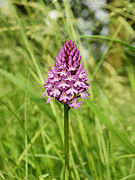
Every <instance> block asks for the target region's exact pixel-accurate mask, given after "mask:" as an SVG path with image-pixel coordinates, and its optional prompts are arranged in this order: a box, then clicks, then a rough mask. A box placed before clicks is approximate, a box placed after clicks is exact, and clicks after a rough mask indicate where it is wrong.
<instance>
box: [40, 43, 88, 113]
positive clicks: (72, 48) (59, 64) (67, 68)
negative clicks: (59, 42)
mask: <svg viewBox="0 0 135 180" xmlns="http://www.w3.org/2000/svg"><path fill="white" fill-rule="evenodd" d="M79 54H80V53H79V50H78V49H77V46H76V44H75V42H74V41H73V42H72V41H71V40H69V41H66V43H65V44H64V46H63V47H62V49H61V50H60V52H59V53H58V56H57V57H55V66H53V65H52V66H51V69H49V72H48V73H47V79H46V81H45V83H44V85H43V87H44V88H45V89H46V90H45V92H44V93H43V95H42V96H44V95H45V94H48V100H47V102H46V103H49V102H50V100H51V98H54V99H55V100H58V101H59V102H60V103H62V104H68V105H69V107H74V108H75V109H77V108H80V107H81V106H80V104H82V103H83V102H79V100H80V99H87V96H89V93H88V92H87V90H88V89H89V85H90V84H89V82H88V81H89V80H88V79H87V76H88V75H87V72H86V69H84V67H83V63H81V58H82V57H81V56H80V55H79Z"/></svg>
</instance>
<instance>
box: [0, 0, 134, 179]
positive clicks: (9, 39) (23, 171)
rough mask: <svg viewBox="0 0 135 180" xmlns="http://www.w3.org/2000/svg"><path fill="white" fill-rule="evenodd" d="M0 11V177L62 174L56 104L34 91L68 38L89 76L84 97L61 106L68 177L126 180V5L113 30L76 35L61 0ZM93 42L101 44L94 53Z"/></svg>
mask: <svg viewBox="0 0 135 180" xmlns="http://www.w3.org/2000/svg"><path fill="white" fill-rule="evenodd" d="M76 3H78V1H76ZM93 3H94V2H93ZM78 6H79V3H78ZM20 7H21V8H20ZM127 7H132V4H131V3H129V4H128V5H127ZM109 8H112V7H111V6H109ZM20 9H21V10H20ZM131 9H132V8H131ZM0 11H1V14H0V21H1V23H0V84H1V85H0V129H1V130H0V179H2V180H4V179H5V180H22V179H26V180H28V179H29V180H37V179H39V180H44V179H46V180H47V179H48V180H54V179H57V180H63V177H64V176H63V174H64V148H63V139H64V127H63V116H64V114H63V106H62V105H61V104H59V103H58V102H55V101H52V102H51V103H50V104H46V103H45V101H46V98H45V99H43V98H41V95H42V93H43V91H44V89H43V88H42V85H43V81H44V78H45V76H46V73H47V71H48V68H49V67H50V65H51V64H54V58H55V56H56V55H57V52H58V50H59V49H60V48H61V46H62V45H63V44H64V42H65V40H66V39H72V40H75V41H76V42H77V45H78V48H79V49H80V51H81V53H82V54H83V55H85V52H86V54H87V59H83V60H84V62H85V66H86V67H87V68H88V73H89V77H90V78H92V81H91V90H90V94H91V97H89V98H88V99H87V100H86V101H85V102H84V104H82V108H81V109H77V110H74V109H71V110H70V112H69V114H70V125H69V128H70V179H71V180H72V179H73V180H118V179H119V180H126V179H130V180H134V179H135V153H134V152H135V145H134V144H135V108H134V106H135V103H134V102H135V73H134V72H135V67H134V62H133V60H134V54H135V47H134V46H133V45H132V44H131V43H130V41H129V40H126V41H125V40H121V39H119V38H118V34H119V33H120V29H121V28H122V27H124V26H126V28H127V29H128V30H130V32H131V31H132V36H133V37H134V34H135V31H134V30H133V28H132V26H131V24H129V23H128V21H126V20H127V17H128V18H129V19H132V21H133V22H132V24H133V23H134V15H133V12H132V11H134V10H133V9H132V10H131V12H132V13H130V14H129V12H128V11H125V10H123V11H122V9H121V11H119V13H121V14H122V18H123V20H122V21H121V24H120V25H119V27H118V28H117V29H116V31H115V33H114V35H113V36H100V35H91V36H86V35H83V34H82V35H81V34H79V31H78V28H77V19H76V18H75V17H74V14H73V12H72V9H71V7H70V3H67V2H66V1H65V0H63V2H61V3H59V2H58V1H51V3H48V4H47V3H44V2H43V1H42V0H38V1H25V0H21V1H18V0H17V1H12V0H9V4H7V5H6V7H3V8H1V9H0ZM52 11H53V12H55V18H52V17H51V16H50V12H52ZM113 11H114V13H117V11H116V9H113ZM24 12H25V13H24ZM108 20H111V17H108ZM95 26H96V25H95ZM93 28H94V27H93ZM95 28H96V27H95ZM93 43H95V44H96V45H97V46H98V45H100V46H102V45H105V46H106V47H107V48H106V50H105V51H104V53H103V54H102V56H101V58H100V59H97V57H96V55H95V54H96V51H94V48H93V47H94V46H93ZM113 43H117V44H118V45H120V47H121V48H122V49H123V52H122V53H123V54H122V57H123V64H122V65H121V66H120V67H119V68H118V69H117V70H116V69H115V68H113V67H112V66H111V64H109V62H108V61H107V60H106V58H107V55H108V54H109V53H110V51H111V47H112V45H113ZM84 47H85V48H84ZM99 54H100V53H99ZM106 71H107V72H106Z"/></svg>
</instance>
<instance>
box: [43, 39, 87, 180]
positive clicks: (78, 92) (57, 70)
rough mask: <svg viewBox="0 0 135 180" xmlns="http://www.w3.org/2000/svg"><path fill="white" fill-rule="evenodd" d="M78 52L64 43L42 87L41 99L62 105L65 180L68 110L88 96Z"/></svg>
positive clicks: (67, 156) (83, 70)
mask: <svg viewBox="0 0 135 180" xmlns="http://www.w3.org/2000/svg"><path fill="white" fill-rule="evenodd" d="M81 58H82V57H81V56H80V52H79V50H78V49H77V46H76V44H75V42H74V41H71V40H69V41H66V43H65V44H64V46H63V47H62V49H61V50H60V52H58V56H57V57H55V65H52V66H51V68H50V69H49V72H48V73H47V79H46V80H45V82H44V85H43V87H44V88H45V92H44V93H43V95H42V97H43V96H45V95H46V94H47V95H48V100H47V102H46V103H49V102H50V101H51V99H52V98H54V99H55V100H57V101H59V102H60V103H62V104H64V151H65V178H64V179H65V180H69V118H68V111H69V109H70V108H72V107H74V108H75V109H77V108H80V107H81V104H82V103H83V102H82V101H80V100H81V99H83V100H84V99H87V97H88V96H89V93H88V89H89V86H90V84H89V81H90V80H88V79H87V76H88V75H87V72H86V70H87V69H84V66H83V63H82V62H81Z"/></svg>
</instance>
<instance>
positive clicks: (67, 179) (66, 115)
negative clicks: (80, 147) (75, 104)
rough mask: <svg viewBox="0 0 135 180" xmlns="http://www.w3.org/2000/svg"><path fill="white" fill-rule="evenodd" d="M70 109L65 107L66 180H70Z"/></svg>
mask: <svg viewBox="0 0 135 180" xmlns="http://www.w3.org/2000/svg"><path fill="white" fill-rule="evenodd" d="M68 112H69V107H68V105H67V104H65V105H64V150H65V180H69V118H68Z"/></svg>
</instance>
